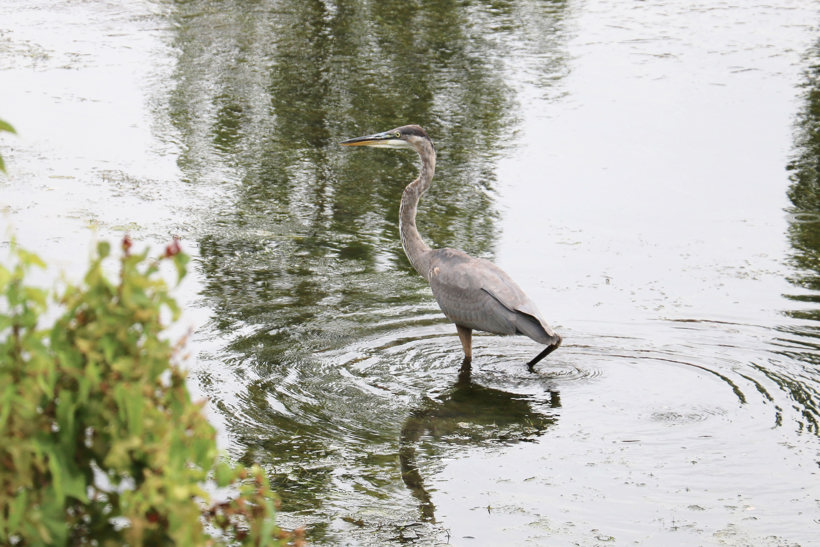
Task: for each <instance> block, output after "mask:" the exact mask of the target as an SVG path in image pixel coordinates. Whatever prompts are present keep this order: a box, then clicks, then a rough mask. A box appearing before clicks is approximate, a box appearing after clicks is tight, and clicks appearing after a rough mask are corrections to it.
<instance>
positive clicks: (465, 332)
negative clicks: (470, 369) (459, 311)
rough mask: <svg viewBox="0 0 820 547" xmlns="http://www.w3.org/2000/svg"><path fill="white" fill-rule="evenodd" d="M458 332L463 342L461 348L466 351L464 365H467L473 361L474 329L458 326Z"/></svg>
mask: <svg viewBox="0 0 820 547" xmlns="http://www.w3.org/2000/svg"><path fill="white" fill-rule="evenodd" d="M456 330H458V338H459V340H461V347H462V349H464V364H465V365H467V364H469V363H470V361H472V360H473V329H468V328H467V327H462V326H461V325H456Z"/></svg>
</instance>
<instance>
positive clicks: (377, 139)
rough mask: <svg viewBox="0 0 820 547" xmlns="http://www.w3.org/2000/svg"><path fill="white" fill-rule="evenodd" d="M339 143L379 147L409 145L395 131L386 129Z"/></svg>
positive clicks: (403, 146)
mask: <svg viewBox="0 0 820 547" xmlns="http://www.w3.org/2000/svg"><path fill="white" fill-rule="evenodd" d="M339 144H341V145H342V146H373V147H377V148H405V147H406V146H407V143H406V142H405V141H403V140H401V139H399V138H396V133H395V131H385V132H383V133H374V134H373V135H366V136H364V137H356V138H355V139H348V140H346V141H342V142H340V143H339Z"/></svg>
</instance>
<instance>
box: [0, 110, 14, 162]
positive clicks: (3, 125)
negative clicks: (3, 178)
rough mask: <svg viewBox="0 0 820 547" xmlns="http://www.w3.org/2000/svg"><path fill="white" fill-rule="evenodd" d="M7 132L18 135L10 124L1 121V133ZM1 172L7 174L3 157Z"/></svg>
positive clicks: (0, 157) (0, 158) (0, 159)
mask: <svg viewBox="0 0 820 547" xmlns="http://www.w3.org/2000/svg"><path fill="white" fill-rule="evenodd" d="M3 131H6V132H8V133H16V131H15V130H14V128H13V127H12V126H11V124H10V123H8V122H4V121H3V120H0V132H3ZM0 172H3V173H5V172H6V164H5V163H4V162H3V156H0Z"/></svg>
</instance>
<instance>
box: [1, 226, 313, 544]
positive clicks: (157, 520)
mask: <svg viewBox="0 0 820 547" xmlns="http://www.w3.org/2000/svg"><path fill="white" fill-rule="evenodd" d="M110 254H111V246H110V244H108V243H100V244H99V245H98V247H97V251H96V256H94V257H93V258H92V260H91V264H90V267H89V268H88V272H87V273H86V275H85V277H84V279H83V281H82V283H79V284H76V285H72V284H69V285H68V286H66V287H65V288H64V289H62V290H60V291H59V292H58V293H54V292H52V291H49V290H46V289H42V288H39V287H36V286H33V285H31V284H29V282H28V279H30V276H31V274H32V273H33V272H32V270H33V269H35V268H43V267H45V264H44V263H43V262H42V260H41V259H40V258H38V257H37V256H36V255H35V254H32V253H30V252H28V251H25V250H23V249H21V248H19V247H17V246H16V245H15V244H12V246H11V256H10V260H9V261H7V262H6V263H5V264H0V386H2V387H0V390H1V391H0V436H2V438H3V439H4V443H3V445H2V447H0V543H2V544H12V545H15V544H16V545H42V544H48V545H87V544H92V543H93V544H97V545H122V544H129V545H162V544H168V543H174V544H178V545H214V544H223V543H228V544H237V543H238V544H242V545H281V544H286V543H296V544H298V543H300V541H301V540H300V539H299V537H298V536H296V535H293V534H288V533H285V532H283V531H281V530H279V529H278V528H277V527H276V525H275V523H274V513H275V503H276V498H275V496H274V494H273V492H272V491H271V489H270V487H269V483H268V479H267V476H266V474H265V472H264V471H263V469H261V468H260V467H258V466H251V467H247V468H246V467H244V466H242V465H232V464H228V463H226V462H224V461H221V459H220V455H219V453H218V450H217V446H216V436H215V430H214V428H213V427H212V426H211V424H210V423H208V421H207V420H206V418H205V417H204V416H203V414H202V405H201V404H200V403H196V402H193V401H192V400H191V397H190V394H189V391H188V388H187V386H186V383H185V382H186V380H185V373H184V371H183V370H182V369H181V368H180V366H179V360H180V351H181V348H182V345H183V344H182V342H180V343H177V344H174V343H172V342H171V341H169V340H168V339H167V337H166V334H165V331H166V328H167V323H168V322H169V320H173V319H176V318H177V317H178V315H179V308H178V306H177V304H176V302H175V301H174V299H173V298H172V296H171V295H170V293H169V286H168V284H167V283H166V282H165V280H164V275H163V271H164V270H165V269H167V267H166V266H165V265H166V264H169V263H170V264H173V265H174V266H175V267H176V272H177V278H178V279H179V280H181V279H182V278H183V277H184V275H185V272H186V264H187V262H188V256H187V255H185V254H184V253H182V252H180V248H179V245H178V244H177V243H176V242H174V243H172V244H171V245H169V246H168V247H167V248H166V250H165V253H164V255H163V256H162V257H161V258H159V259H151V258H149V257H148V254H147V252H145V253H141V254H133V253H132V252H131V242H130V240H129V239H128V238H127V237H126V238H125V239H124V240H123V243H122V256H121V258H120V259H119V272H118V275H117V277H116V280H114V281H112V279H110V278H109V275H108V274H107V272H108V271H110V268H109V265H108V264H107V262H108V260H109V256H110ZM44 323H48V324H49V326H44ZM215 492H220V493H221V492H227V494H224V495H221V496H220V497H219V498H218V495H217V494H215Z"/></svg>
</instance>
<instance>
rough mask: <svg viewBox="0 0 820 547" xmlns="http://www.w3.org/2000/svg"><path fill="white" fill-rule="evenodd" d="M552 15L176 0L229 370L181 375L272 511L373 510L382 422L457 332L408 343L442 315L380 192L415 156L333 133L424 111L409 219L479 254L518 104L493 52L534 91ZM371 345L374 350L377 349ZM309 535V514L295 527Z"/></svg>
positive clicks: (179, 107) (333, 513)
mask: <svg viewBox="0 0 820 547" xmlns="http://www.w3.org/2000/svg"><path fill="white" fill-rule="evenodd" d="M563 10H564V3H563V2H549V3H544V2H523V3H520V4H519V3H516V4H512V3H506V2H502V3H492V4H491V5H485V3H472V2H466V3H464V2H458V3H457V2H406V1H403V0H387V1H378V2H377V1H372V0H364V1H347V0H342V1H339V2H324V1H318V0H308V1H307V2H305V1H303V0H298V1H297V0H281V1H275V2H251V3H248V2H237V1H223V2H215V1H210V0H194V1H191V2H184V3H176V4H174V14H173V17H174V19H175V25H174V29H175V40H174V41H175V43H174V45H175V47H176V48H177V50H178V51H179V56H178V64H177V70H176V74H175V78H176V87H175V89H174V91H173V95H172V100H171V107H170V108H171V111H170V117H171V119H172V120H173V123H174V124H175V127H176V128H177V130H178V132H179V134H180V138H181V140H182V144H183V154H182V157H181V160H180V164H181V167H182V169H183V172H184V174H185V176H186V178H187V180H188V181H189V183H190V185H191V186H192V187H194V189H196V188H198V187H202V188H204V189H207V190H209V191H213V189H214V188H216V189H218V190H219V192H217V194H216V195H214V196H212V197H209V199H210V201H211V203H212V207H211V209H210V211H207V212H206V213H205V214H204V218H203V219H202V227H201V229H200V230H199V236H198V241H199V251H200V253H199V254H200V256H199V259H200V268H201V271H202V272H203V274H204V277H205V279H204V290H203V294H204V297H205V298H206V301H207V305H208V307H209V308H211V309H212V310H213V317H214V319H213V324H212V327H213V329H214V331H215V332H213V335H214V336H217V337H222V338H225V339H227V342H226V343H225V344H223V345H224V346H227V348H228V352H227V354H222V355H217V356H214V359H215V360H217V361H218V362H219V364H220V366H222V364H223V363H226V365H224V367H223V368H227V370H219V368H216V369H215V370H209V371H207V372H203V373H202V374H201V376H200V378H199V380H200V382H201V384H202V385H203V387H204V389H205V390H206V391H207V392H208V395H209V398H210V399H211V400H212V401H213V402H214V404H215V405H216V406H217V407H218V408H220V409H221V411H222V412H223V413H224V414H225V415H226V416H229V420H228V428H229V429H230V430H231V432H232V433H233V435H232V439H233V440H234V441H235V442H236V443H238V444H239V446H235V447H234V449H233V450H234V452H235V453H240V454H241V457H242V459H245V460H255V461H261V462H263V463H268V464H270V465H271V467H272V469H273V470H274V476H273V482H274V485H275V487H276V488H277V490H278V491H279V492H280V494H281V495H282V498H283V503H284V507H285V509H287V510H289V511H300V510H301V511H306V512H308V511H309V512H310V515H311V517H315V519H316V520H318V521H324V522H325V523H327V522H328V521H333V520H334V519H338V511H340V509H339V508H350V507H351V506H355V503H356V502H354V501H352V500H351V490H352V491H354V492H356V493H357V494H360V495H361V496H362V500H363V501H361V502H360V503H362V504H367V505H368V506H371V505H372V504H373V503H377V501H376V500H378V499H380V496H381V494H379V493H380V492H383V491H385V489H387V490H389V488H390V486H391V484H394V479H393V478H392V477H391V473H394V472H395V460H394V459H392V457H391V454H393V456H394V455H395V450H396V443H397V442H398V440H399V439H398V437H399V431H398V428H399V427H400V426H399V424H401V422H402V420H403V419H404V418H405V417H406V415H407V408H408V407H410V406H411V405H412V404H414V402H415V401H417V400H418V399H419V398H420V397H423V396H424V393H425V392H426V391H427V390H428V388H429V386H430V385H435V381H431V379H430V378H429V377H428V378H426V380H424V378H425V375H426V374H427V373H428V372H430V371H432V372H431V373H432V374H438V372H437V370H438V369H437V368H436V367H439V366H445V367H447V366H450V365H449V364H448V363H449V361H448V360H449V359H450V357H449V353H453V354H454V355H458V347H457V345H456V346H453V347H452V349H451V350H449V351H448V354H439V353H436V351H438V350H434V349H433V347H432V346H430V345H426V344H424V343H423V339H424V337H425V336H429V333H427V334H423V333H422V332H423V331H422V329H426V328H427V327H428V326H430V325H436V324H438V323H441V322H442V320H441V319H439V315H438V314H437V313H436V314H433V312H434V311H436V310H437V308H436V304H435V301H434V300H433V299H432V297H431V295H430V293H429V289H428V288H427V287H426V286H425V284H424V282H423V280H422V279H420V278H418V277H417V276H416V274H415V272H413V271H412V268H411V267H410V264H409V262H408V261H407V258H406V257H405V255H404V253H403V251H402V249H401V245H400V242H399V234H398V228H397V226H398V203H399V199H400V196H401V191H402V188H403V185H404V183H406V181H407V180H409V179H411V178H412V176H413V175H414V174H415V172H416V171H417V167H416V166H415V165H414V163H415V161H416V158H414V157H412V156H411V155H403V154H398V155H397V154H374V155H364V154H344V152H343V151H342V150H341V149H340V148H339V147H338V146H337V142H338V141H340V140H341V139H342V137H343V136H349V135H352V134H360V133H366V132H372V131H375V130H377V129H380V128H384V127H394V126H398V125H401V124H404V123H417V124H421V125H423V126H424V127H425V128H426V129H428V130H429V131H430V132H431V134H432V135H435V137H434V138H435V141H436V143H437V145H438V152H439V160H440V168H439V171H438V182H437V184H435V185H434V186H433V188H432V189H431V190H430V192H429V194H428V196H427V199H426V200H425V201H424V203H422V207H421V210H420V212H419V216H418V225H419V227H420V229H421V231H422V232H423V235H424V236H425V237H426V239H427V240H428V241H430V242H434V243H435V246H440V247H444V246H450V247H455V248H460V249H463V250H464V251H466V252H468V253H470V254H472V255H474V256H481V257H488V256H490V255H491V254H492V252H493V245H494V242H495V240H496V237H497V227H496V221H497V217H498V215H497V212H496V210H495V207H494V205H493V191H494V190H493V187H494V184H495V175H494V172H495V162H496V160H497V157H498V154H499V151H501V150H503V145H504V139H503V138H502V137H506V136H507V135H508V134H509V133H510V132H512V131H513V126H514V123H515V117H516V113H515V110H514V109H515V106H516V105H515V100H514V97H513V94H512V90H511V88H510V86H509V85H508V84H507V83H506V82H505V71H506V70H507V68H506V67H505V63H508V62H510V60H509V59H510V57H509V53H510V52H515V51H528V52H531V53H533V55H532V56H531V58H532V59H537V62H536V63H534V64H533V67H531V72H532V74H533V77H534V78H536V79H538V80H539V81H543V82H544V89H545V90H546V89H549V87H550V86H551V85H553V84H554V82H555V81H556V80H557V79H558V78H560V77H561V76H562V75H563V73H564V72H565V69H564V68H563V51H562V50H561V46H562V42H563V35H562V33H561V32H560V27H561V24H562V18H563ZM544 29H553V31H552V32H549V33H545V32H544ZM502 59H503V60H502ZM192 191H196V190H192ZM203 191H206V190H203ZM399 332H400V334H399ZM448 332H449V331H448ZM435 335H436V336H439V335H438V334H435ZM380 336H384V337H385V338H387V339H388V340H390V339H392V340H398V339H401V340H410V341H412V344H408V350H407V351H406V352H404V353H403V354H401V355H396V356H394V357H389V358H388V357H384V356H382V355H381V354H379V353H376V354H374V355H373V356H372V358H371V359H369V360H367V362H368V363H369V364H368V367H369V368H367V369H366V370H358V369H357V368H356V367H357V366H358V365H356V363H357V362H359V361H357V360H356V359H358V357H356V358H355V359H353V360H348V359H347V358H342V359H340V360H336V361H332V362H330V363H328V362H324V361H321V360H318V358H317V354H320V353H322V352H327V351H333V350H334V349H335V348H342V350H344V348H347V347H348V346H349V345H352V344H356V343H357V342H358V341H360V340H372V339H374V338H378V337H380ZM451 338H452V339H454V340H453V341H454V342H455V343H456V344H457V339H455V336H452V337H451ZM449 339H450V338H448V340H449ZM399 343H400V344H402V343H403V342H399ZM379 344H380V345H379V347H380V348H382V349H381V350H380V351H381V352H382V353H384V352H385V350H384V348H390V347H391V346H390V344H389V343H388V342H379ZM367 351H370V349H369V348H367ZM343 353H344V351H343ZM442 363H444V365H442ZM465 389H466V391H465ZM473 389H477V388H469V389H467V388H464V389H461V390H456V391H455V394H458V393H470V392H471V390H473ZM454 401H455V399H454ZM451 404H454V403H451ZM521 404H522V405H523V404H525V403H521ZM515 408H516V405H514V404H510V405H506V407H504V406H501V407H500V408H499V412H503V411H510V412H513V411H515ZM519 417H520V416H518V415H513V416H512V417H510V418H508V419H510V420H513V421H515V420H517V419H518V418H519ZM497 418H498V419H499V420H502V421H503V420H504V418H503V417H501V416H497ZM340 466H342V467H344V468H345V469H347V470H348V471H347V473H346V474H341V475H340V472H339V471H338V470H339V468H340ZM334 503H335V504H336V507H335V508H334V507H332V506H333V504H334ZM397 503H400V502H397V501H396V500H393V501H392V502H391V503H390V504H389V505H390V510H391V511H393V512H395V507H396V505H397ZM322 510H327V511H329V512H330V514H329V515H326V516H324V517H322V515H321V511H322ZM325 525H326V524H325ZM323 534H324V532H323V531H322V530H321V529H320V528H318V527H315V528H314V529H313V531H312V535H311V539H313V540H315V541H321V539H322V537H323Z"/></svg>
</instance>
